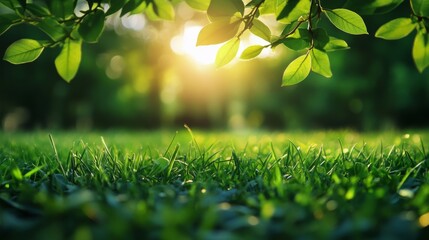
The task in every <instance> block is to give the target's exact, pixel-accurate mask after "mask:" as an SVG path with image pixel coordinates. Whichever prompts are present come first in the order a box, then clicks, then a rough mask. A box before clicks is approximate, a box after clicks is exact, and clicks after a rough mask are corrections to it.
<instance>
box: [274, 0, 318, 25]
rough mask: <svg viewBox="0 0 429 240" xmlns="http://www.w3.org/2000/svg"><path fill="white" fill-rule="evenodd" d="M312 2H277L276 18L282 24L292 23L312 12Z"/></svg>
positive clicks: (299, 0)
mask: <svg viewBox="0 0 429 240" xmlns="http://www.w3.org/2000/svg"><path fill="white" fill-rule="evenodd" d="M310 5H311V1H310V0H288V1H277V5H276V16H277V20H280V21H281V22H282V23H291V22H294V21H296V20H297V19H298V18H299V17H301V16H307V15H308V13H309V11H310Z"/></svg>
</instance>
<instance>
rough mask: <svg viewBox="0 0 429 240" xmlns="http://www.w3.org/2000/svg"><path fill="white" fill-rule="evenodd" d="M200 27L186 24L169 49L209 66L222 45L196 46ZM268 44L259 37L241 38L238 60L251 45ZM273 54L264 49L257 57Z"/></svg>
mask: <svg viewBox="0 0 429 240" xmlns="http://www.w3.org/2000/svg"><path fill="white" fill-rule="evenodd" d="M201 28H202V26H197V25H190V24H186V25H185V28H184V30H183V34H182V35H178V36H175V37H174V38H173V39H171V41H170V47H171V49H172V50H173V51H174V52H175V53H176V54H179V55H185V56H188V57H189V58H190V59H192V60H193V61H194V62H195V63H197V64H199V65H210V64H214V62H215V59H216V54H217V51H218V49H219V48H220V47H221V46H222V44H217V45H208V46H198V47H197V46H196V43H197V38H198V33H199V32H200V30H201ZM267 44H268V43H267V42H266V41H264V40H262V39H261V38H259V37H256V36H253V35H250V36H249V37H247V38H243V39H242V41H241V44H240V49H239V51H238V54H237V58H239V56H240V54H241V52H242V51H243V50H244V49H245V48H247V47H249V46H251V45H267ZM272 55H273V53H272V51H271V49H269V48H266V49H264V50H263V51H262V53H261V54H260V55H259V57H269V56H272Z"/></svg>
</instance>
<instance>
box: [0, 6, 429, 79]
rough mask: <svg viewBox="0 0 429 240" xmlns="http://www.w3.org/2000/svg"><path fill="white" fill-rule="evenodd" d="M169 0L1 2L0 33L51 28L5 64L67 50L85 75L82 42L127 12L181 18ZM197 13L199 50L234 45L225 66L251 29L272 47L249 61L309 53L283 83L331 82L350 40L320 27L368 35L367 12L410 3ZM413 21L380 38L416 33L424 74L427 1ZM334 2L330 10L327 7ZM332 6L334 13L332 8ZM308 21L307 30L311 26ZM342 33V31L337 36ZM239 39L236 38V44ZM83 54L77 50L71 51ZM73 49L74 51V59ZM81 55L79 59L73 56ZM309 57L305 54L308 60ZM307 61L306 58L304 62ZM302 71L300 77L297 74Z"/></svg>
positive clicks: (250, 53) (67, 66)
mask: <svg viewBox="0 0 429 240" xmlns="http://www.w3.org/2000/svg"><path fill="white" fill-rule="evenodd" d="M177 2H178V1H169V0H120V1H113V0H86V1H77V0H67V1H63V0H53V1H47V0H34V1H27V0H23V1H19V0H1V1H0V3H2V4H3V5H4V6H6V7H7V8H9V9H10V11H9V12H8V13H5V14H3V15H1V16H0V33H1V34H3V33H4V32H5V31H7V30H8V29H9V28H10V27H12V26H14V25H17V24H22V23H28V24H31V25H34V26H35V27H37V28H39V29H41V30H42V31H44V32H45V33H46V34H47V35H48V36H49V38H50V39H49V40H48V41H46V40H44V41H40V40H34V39H23V40H18V42H16V43H14V44H12V45H11V46H10V47H9V48H8V50H7V52H6V54H5V56H4V59H5V60H7V61H9V62H11V63H14V64H21V63H27V62H31V61H34V60H35V59H36V58H37V57H38V56H39V55H40V53H41V52H42V51H43V49H44V48H55V47H60V48H62V51H61V54H60V55H59V56H58V58H59V59H58V58H57V59H56V61H55V66H56V68H57V70H58V73H59V74H60V76H61V77H62V78H63V79H65V80H66V81H71V79H73V77H74V76H75V74H76V72H77V71H78V67H79V63H80V58H81V55H80V51H79V48H80V47H79V46H78V44H81V43H82V42H86V43H95V42H97V41H98V39H99V37H100V35H101V34H102V32H103V29H104V23H105V20H106V18H107V17H108V16H110V15H112V14H114V13H116V12H118V13H120V16H123V15H125V14H140V13H144V14H146V16H147V17H148V18H150V19H152V20H173V19H174V15H175V13H174V6H173V4H174V3H177ZM185 2H186V3H187V4H189V6H191V7H193V8H195V9H196V10H200V11H201V10H202V11H206V12H207V16H208V19H209V20H210V23H209V24H207V25H206V26H205V27H204V28H203V29H202V30H201V32H200V34H199V36H198V41H197V45H210V44H218V43H223V42H226V43H225V45H224V47H222V48H221V49H220V50H219V52H218V56H217V57H216V65H217V66H218V67H220V66H223V65H225V64H227V63H229V62H230V61H231V60H232V59H233V58H234V57H235V56H236V54H237V49H238V47H239V45H240V37H241V36H242V35H243V33H244V32H246V31H250V32H251V33H252V34H254V35H256V36H258V37H260V38H262V39H264V40H266V41H267V44H266V45H265V46H260V47H252V48H251V49H249V50H247V51H246V52H245V53H244V54H243V55H242V56H241V58H242V59H251V58H254V57H257V56H258V55H259V53H260V52H261V51H262V48H268V47H270V48H274V47H276V46H278V45H285V46H286V47H288V48H290V49H292V50H294V51H297V52H299V53H303V54H302V55H301V56H300V57H298V58H297V59H296V60H298V61H292V62H291V63H290V65H289V66H288V67H287V68H286V70H285V73H284V74H283V84H282V85H283V86H288V85H292V84H296V83H298V82H301V81H302V80H304V79H305V78H306V77H307V76H308V74H309V71H307V70H308V69H311V71H313V72H315V73H318V74H320V75H322V76H324V77H328V78H329V77H331V76H332V73H331V69H330V64H329V55H328V52H330V51H336V50H340V49H346V48H348V45H347V43H346V42H345V41H344V40H341V39H338V38H335V37H333V36H332V33H327V32H326V31H325V29H324V28H321V27H319V26H318V25H319V22H323V21H326V20H327V21H329V22H330V23H331V24H333V25H334V26H335V27H336V28H338V29H339V30H341V31H343V32H345V33H348V34H352V35H361V34H368V32H367V28H366V25H365V23H364V20H363V19H362V17H361V16H360V15H359V14H382V13H387V12H390V11H392V10H393V9H395V8H396V7H398V6H399V5H401V4H405V3H403V2H404V1H403V0H387V1H377V0H373V1H366V2H365V3H362V2H361V1H359V0H348V1H346V2H345V3H344V4H342V5H343V6H337V5H338V3H332V2H331V1H323V0H303V1H299V0H288V1H286V0H282V1H275V0H251V1H245V2H246V4H244V2H243V1H242V0H211V1H210V0H186V1H185ZM409 2H410V16H409V17H400V18H397V19H394V20H392V21H390V22H388V23H386V24H384V25H382V26H381V27H380V28H379V29H378V31H377V32H376V34H375V36H376V37H379V38H383V39H388V40H393V39H400V38H403V37H405V36H407V35H408V34H410V33H411V32H412V31H413V30H416V36H415V41H414V45H413V50H412V53H413V54H412V56H413V59H414V62H415V64H416V66H417V69H418V70H419V72H423V71H424V69H425V68H427V67H428V66H429V40H428V25H429V23H428V22H429V10H428V9H429V7H428V4H427V1H425V0H410V1H409ZM325 5H326V6H325ZM331 5H332V6H333V8H331ZM265 14H273V15H274V16H275V17H276V20H277V23H278V24H279V25H280V27H281V28H282V29H283V31H282V33H281V34H280V35H279V36H277V35H272V31H271V29H270V28H269V27H268V26H267V25H266V24H265V23H264V22H263V20H262V18H260V17H261V16H262V15H265ZM305 24H306V26H305ZM333 35H335V33H334V34H333ZM233 38H234V39H235V40H230V39H233ZM72 46H73V49H76V51H72V50H73V49H71V47H72ZM67 52H69V54H67ZM72 55H73V56H72ZM302 56H305V57H302ZM301 60H305V61H301ZM297 70H299V71H298V72H299V74H298V72H297ZM291 71H293V72H295V74H291Z"/></svg>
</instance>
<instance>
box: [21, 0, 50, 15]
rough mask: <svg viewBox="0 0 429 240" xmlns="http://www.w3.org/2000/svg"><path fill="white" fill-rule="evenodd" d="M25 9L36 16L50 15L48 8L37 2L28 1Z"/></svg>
mask: <svg viewBox="0 0 429 240" xmlns="http://www.w3.org/2000/svg"><path fill="white" fill-rule="evenodd" d="M26 9H27V10H28V11H30V12H31V13H32V14H34V15H36V16H38V17H46V16H49V15H51V13H50V12H49V9H48V8H46V7H44V6H42V5H39V4H34V3H28V4H27V7H26Z"/></svg>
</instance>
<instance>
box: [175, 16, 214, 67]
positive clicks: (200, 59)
mask: <svg viewBox="0 0 429 240" xmlns="http://www.w3.org/2000/svg"><path fill="white" fill-rule="evenodd" d="M201 28H202V26H196V25H188V24H187V25H186V26H185V28H184V30H183V34H182V35H178V36H175V37H174V38H173V39H171V42H170V46H171V49H172V50H173V51H174V52H175V53H176V54H179V55H185V56H188V57H189V58H191V59H192V60H193V61H194V62H195V63H197V64H201V65H209V64H213V63H214V62H215V59H216V53H217V50H218V49H219V47H220V46H221V45H220V44H218V45H209V46H198V47H197V46H196V43H197V38H198V33H199V32H200V30H201Z"/></svg>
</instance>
